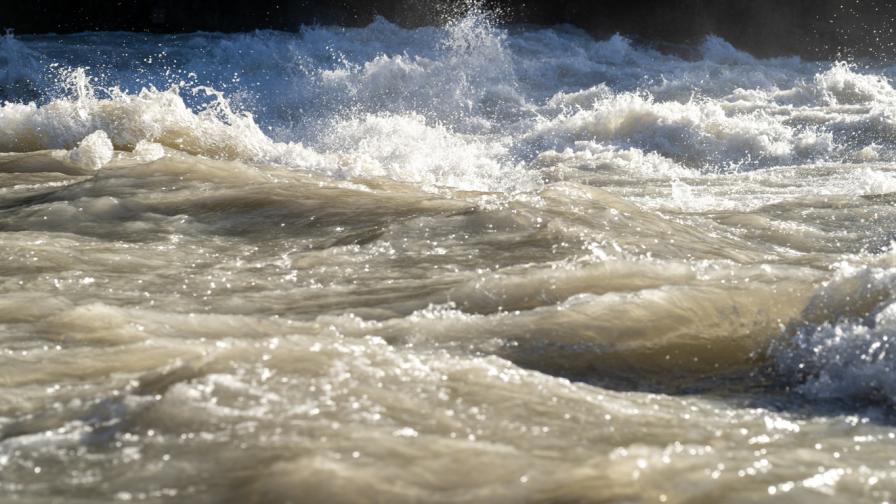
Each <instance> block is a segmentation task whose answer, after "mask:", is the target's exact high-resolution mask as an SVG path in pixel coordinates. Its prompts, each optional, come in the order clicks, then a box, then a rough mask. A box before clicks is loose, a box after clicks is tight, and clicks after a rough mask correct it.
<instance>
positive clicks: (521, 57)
mask: <svg viewBox="0 0 896 504" xmlns="http://www.w3.org/2000/svg"><path fill="white" fill-rule="evenodd" d="M103 37H111V38H112V39H115V43H118V42H121V45H122V46H128V47H131V46H133V51H134V54H140V55H141V56H143V55H145V57H142V58H137V60H139V61H138V62H132V61H131V60H134V58H128V57H126V56H124V55H122V54H118V53H115V52H114V51H113V54H111V55H110V58H111V59H114V61H115V64H114V65H109V66H106V67H100V68H104V69H103V70H100V69H99V68H98V67H97V66H96V63H97V60H96V51H94V50H91V47H92V46H91V45H90V43H82V44H80V45H78V44H75V45H73V46H72V48H71V50H70V51H66V52H65V54H64V55H60V54H61V53H60V52H59V51H58V50H56V49H55V47H56V46H55V45H54V44H56V42H52V41H42V40H39V39H36V40H38V41H31V40H29V41H27V42H23V41H21V40H18V39H16V38H14V37H11V36H7V37H5V38H4V39H3V40H2V43H0V55H2V56H0V72H2V73H0V76H2V78H0V85H2V86H6V87H4V88H3V89H0V94H2V95H3V96H4V97H5V98H6V99H7V100H10V102H8V103H5V104H4V105H3V106H2V107H0V126H2V127H0V151H4V152H10V151H11V152H28V151H34V150H40V149H60V148H65V149H72V148H75V147H76V146H77V145H78V143H79V142H81V140H82V139H84V138H85V137H86V136H87V135H90V134H91V133H93V132H94V131H97V130H102V131H105V132H106V134H107V135H108V136H109V139H110V141H111V142H112V144H113V146H114V147H115V148H116V149H119V150H122V151H133V150H135V149H136V150H138V151H141V152H142V154H136V157H137V158H138V159H145V160H151V159H156V158H157V157H158V156H159V155H160V151H158V150H157V149H153V150H152V152H149V151H144V150H145V149H138V144H140V143H141V142H150V143H154V144H158V145H160V146H163V147H164V148H169V149H177V150H181V151H184V152H187V153H190V154H196V155H201V156H206V157H210V158H219V159H232V160H240V161H244V162H249V163H254V164H281V165H287V166H291V167H294V168H299V169H307V170H314V171H316V172H318V173H322V174H327V175H330V176H333V177H346V176H352V177H365V176H367V177H369V176H385V177H390V178H395V179H396V180H401V181H405V182H411V183H415V184H421V185H425V186H427V187H436V186H452V187H458V188H462V189H475V190H490V191H491V190H494V191H510V192H515V191H525V190H529V189H532V188H535V187H537V185H538V184H533V180H534V179H535V175H534V174H532V173H527V172H534V171H537V170H545V169H548V170H550V169H552V167H549V166H547V164H549V163H550V162H556V163H558V164H556V165H554V167H553V168H556V169H559V170H563V169H565V167H564V166H563V163H568V164H574V165H575V166H576V169H583V170H588V169H591V170H595V169H602V168H600V167H607V166H609V165H613V166H620V167H624V168H623V169H625V170H627V171H629V172H631V173H645V174H649V173H667V174H671V175H672V176H682V173H681V169H684V170H701V171H704V172H712V173H730V172H732V171H738V170H741V169H756V168H766V167H774V166H779V165H787V164H800V163H815V162H841V161H844V160H846V161H850V162H869V161H881V162H886V161H890V160H893V159H896V149H894V147H896V141H894V138H896V119H894V113H893V104H894V103H896V92H894V90H893V87H892V85H891V84H890V82H889V80H888V78H887V77H886V76H885V75H884V72H883V71H881V70H874V69H858V68H856V67H853V66H849V65H847V64H844V63H833V64H831V63H807V62H801V61H800V60H799V59H798V58H790V59H788V58H779V59H773V60H762V59H757V58H754V57H752V56H750V55H749V54H746V53H744V52H741V51H738V50H737V49H735V48H733V47H732V46H731V45H730V44H728V43H727V42H726V41H724V40H722V39H719V38H717V37H709V38H707V39H706V40H705V41H704V42H703V43H702V45H700V46H699V47H697V48H696V49H697V50H698V51H699V54H700V55H701V58H700V59H698V60H696V61H688V60H685V59H682V58H680V57H677V56H672V55H665V54H661V53H659V52H656V51H654V50H651V49H648V48H643V47H639V46H638V45H637V44H633V43H632V42H631V41H630V40H628V39H626V38H624V37H621V36H618V35H617V36H613V37H611V38H609V39H608V40H602V41H595V40H593V39H592V38H591V37H590V36H588V35H587V34H585V33H584V32H581V31H579V30H576V29H573V28H571V27H555V28H538V29H534V28H523V27H517V28H514V29H506V28H504V27H501V26H499V25H498V24H496V23H495V22H494V21H493V19H492V17H491V16H490V15H488V14H487V13H483V12H480V11H476V10H475V9H474V10H473V11H472V12H471V13H470V14H468V15H466V16H462V17H459V18H456V19H455V20H454V21H452V22H450V23H449V24H448V25H446V26H443V27H424V28H419V29H404V28H402V27H399V26H396V25H394V24H391V23H389V22H387V21H385V20H383V19H377V20H376V21H375V22H373V23H372V24H371V25H369V26H367V27H363V28H336V27H320V26H317V27H306V28H303V29H302V30H301V32H300V33H298V34H287V33H275V32H258V33H253V34H239V35H220V34H194V35H183V36H179V37H173V38H166V39H158V40H157V39H155V38H152V40H151V41H150V42H146V41H142V40H140V41H134V40H132V37H131V36H130V35H126V34H109V35H104V36H103ZM56 45H58V44H56ZM113 45H114V44H113ZM160 47H161V49H159V48H160ZM91 65H93V67H91ZM129 65H132V66H129ZM54 69H55V70H54ZM53 72H55V73H58V74H60V77H61V82H62V85H61V86H60V85H59V84H58V83H56V81H58V80H60V79H52V80H54V83H53V84H52V85H51V84H50V83H49V82H44V81H43V80H41V79H40V78H39V77H40V76H41V75H45V74H46V75H49V74H51V73H53ZM148 76H149V77H148ZM92 79H93V80H92ZM22 82H26V83H27V85H28V86H30V87H31V88H33V90H34V91H35V92H37V95H36V96H37V99H36V100H35V101H34V103H30V99H25V98H23V96H24V95H22V94H16V93H17V92H13V91H10V90H11V89H12V88H11V87H10V86H12V85H13V84H9V83H22ZM96 82H102V83H103V86H100V85H98V84H97V83H96ZM3 83H5V84H3ZM15 85H16V86H18V84H15ZM60 89H61V90H62V92H60ZM361 134H369V135H371V136H370V138H376V139H377V140H376V142H373V141H367V142H366V143H364V144H363V145H362V143H363V142H361V141H360V140H359V138H360V137H359V135H361ZM147 145H148V144H147ZM414 148H416V149H421V150H425V151H427V152H428V153H429V155H424V154H422V153H414V152H412V150H413V149H414ZM465 150H466V151H468V152H462V151H465ZM588 163H592V165H591V167H590V168H589V167H587V166H586V165H587V164H588ZM638 164H643V165H642V166H636V165H638Z"/></svg>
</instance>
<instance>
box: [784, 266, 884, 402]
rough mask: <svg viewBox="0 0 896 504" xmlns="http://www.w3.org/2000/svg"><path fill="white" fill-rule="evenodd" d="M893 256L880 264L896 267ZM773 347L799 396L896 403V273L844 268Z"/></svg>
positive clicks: (851, 267)
mask: <svg viewBox="0 0 896 504" xmlns="http://www.w3.org/2000/svg"><path fill="white" fill-rule="evenodd" d="M892 259H893V254H892V252H891V253H888V254H886V255H884V256H883V257H882V258H880V259H879V260H878V261H877V262H879V263H892ZM803 317H804V318H805V319H806V322H804V323H803V324H801V325H799V326H797V327H796V328H795V329H794V330H793V333H792V335H791V336H790V338H789V339H787V340H786V341H784V342H783V343H780V344H778V345H777V346H776V347H774V348H773V351H774V353H775V359H776V364H777V367H778V369H779V371H781V372H783V373H784V374H785V375H786V376H788V377H790V378H791V379H793V380H795V381H796V383H797V385H796V388H797V390H798V391H799V392H801V393H803V394H805V395H807V396H809V397H811V398H814V399H824V400H834V399H835V400H856V401H862V402H884V403H889V404H891V405H894V404H896V268H894V267H893V265H892V264H877V265H867V266H858V267H856V266H850V265H843V266H841V269H840V271H839V273H838V274H837V275H836V276H835V278H834V279H833V280H832V281H831V282H829V283H828V284H827V285H825V286H824V287H822V288H821V289H820V290H819V291H818V292H817V293H816V294H815V296H813V298H812V299H811V301H810V303H809V305H808V306H807V307H806V309H805V310H804V312H803Z"/></svg>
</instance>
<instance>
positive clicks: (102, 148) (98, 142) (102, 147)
mask: <svg viewBox="0 0 896 504" xmlns="http://www.w3.org/2000/svg"><path fill="white" fill-rule="evenodd" d="M113 151H114V148H113V147H112V141H111V140H109V135H107V134H106V132H105V131H103V130H97V131H94V132H93V133H91V134H89V135H87V136H86V137H84V139H83V140H81V142H80V143H79V144H78V146H77V147H75V148H74V149H72V150H71V152H69V153H68V159H69V161H71V162H72V163H73V164H75V165H77V166H80V167H81V168H86V169H88V170H99V169H100V168H102V167H103V165H105V164H106V163H108V162H109V161H112V154H113Z"/></svg>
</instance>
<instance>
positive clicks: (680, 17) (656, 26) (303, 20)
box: [0, 0, 896, 58]
mask: <svg viewBox="0 0 896 504" xmlns="http://www.w3.org/2000/svg"><path fill="white" fill-rule="evenodd" d="M5 3H6V5H4V6H2V7H0V29H2V28H10V29H14V30H15V33H17V34H24V33H53V32H55V33H69V32H79V31H92V30H124V31H150V32H184V31H228V32H230V31H247V30H254V29H264V28H272V29H277V30H288V31H295V30H297V29H298V28H299V26H301V25H302V24H314V23H319V24H340V25H345V26H360V25H365V24H367V23H369V22H370V21H371V20H372V19H373V18H374V16H377V15H381V16H384V17H385V18H387V19H389V20H391V21H393V22H396V23H399V24H401V25H404V26H419V25H423V24H433V23H440V22H444V21H445V20H446V19H447V18H449V17H450V16H451V15H453V14H456V13H457V12H458V11H462V10H463V9H464V6H463V5H464V4H465V2H462V1H458V0H442V1H423V0H323V1H313V0H254V1H251V2H238V1H232V0H231V1H215V0H206V1H199V0H135V1H98V0H80V1H61V0H32V1H30V2H29V1H28V0H19V1H16V2H11V1H7V2H5ZM894 3H896V0H892V1H891V0H667V1H643V0H590V1H589V0H528V1H527V2H525V3H520V2H511V1H507V0H485V1H483V2H481V4H483V5H484V6H485V7H486V8H490V9H495V10H496V11H497V12H498V18H499V19H500V20H501V21H504V22H512V23H533V24H544V25H548V24H556V23H571V24H574V25H576V26H579V27H581V28H583V29H585V30H587V31H589V32H590V33H592V34H594V35H595V36H598V37H605V36H607V35H610V34H613V33H616V32H619V33H623V34H625V35H628V36H630V37H633V38H635V39H636V40H641V41H649V42H654V43H656V44H657V45H658V46H660V47H661V48H662V47H663V46H664V45H673V46H674V45H676V44H687V43H693V42H697V41H699V40H701V39H702V38H703V37H705V36H706V35H707V34H709V33H715V34H717V35H720V36H722V37H723V38H725V39H726V40H728V41H729V42H731V43H732V44H734V45H735V46H737V47H739V48H741V49H745V50H747V51H750V52H752V53H753V54H756V55H758V56H776V55H788V54H798V55H800V56H803V57H807V58H849V57H853V56H875V57H883V58H892V57H893V56H894V55H896V50H894V41H896V33H894V31H893V30H894V23H893V21H894V20H896V9H894Z"/></svg>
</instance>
